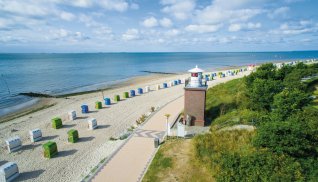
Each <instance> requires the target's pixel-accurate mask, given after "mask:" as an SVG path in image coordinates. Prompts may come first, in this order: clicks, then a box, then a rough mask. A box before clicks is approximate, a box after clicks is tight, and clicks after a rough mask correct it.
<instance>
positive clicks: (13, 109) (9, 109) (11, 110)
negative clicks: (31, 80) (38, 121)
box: [0, 98, 39, 116]
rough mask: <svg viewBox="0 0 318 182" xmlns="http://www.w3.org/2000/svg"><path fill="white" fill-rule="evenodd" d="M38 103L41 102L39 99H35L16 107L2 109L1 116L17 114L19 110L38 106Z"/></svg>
mask: <svg viewBox="0 0 318 182" xmlns="http://www.w3.org/2000/svg"><path fill="white" fill-rule="evenodd" d="M38 101H39V99H37V98H35V99H32V100H29V101H27V102H23V103H21V104H18V105H15V106H11V107H7V108H3V109H0V116H4V115H7V114H10V113H13V112H16V111H18V110H21V109H24V108H27V107H30V106H32V105H34V104H36V103H37V102H38Z"/></svg>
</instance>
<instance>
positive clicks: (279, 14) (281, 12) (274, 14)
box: [268, 6, 290, 19]
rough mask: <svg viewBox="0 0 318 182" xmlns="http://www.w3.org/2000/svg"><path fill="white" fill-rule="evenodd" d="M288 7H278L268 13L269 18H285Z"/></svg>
mask: <svg viewBox="0 0 318 182" xmlns="http://www.w3.org/2000/svg"><path fill="white" fill-rule="evenodd" d="M289 10H290V8H289V7H285V6H284V7H280V8H277V9H275V10H273V11H270V12H269V13H268V17H269V18H272V19H274V18H276V17H278V18H285V17H286V16H287V15H288V12H289Z"/></svg>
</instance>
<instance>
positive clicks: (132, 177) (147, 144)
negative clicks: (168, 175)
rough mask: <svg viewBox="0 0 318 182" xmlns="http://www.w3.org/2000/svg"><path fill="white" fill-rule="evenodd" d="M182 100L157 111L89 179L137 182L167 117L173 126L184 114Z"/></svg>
mask: <svg viewBox="0 0 318 182" xmlns="http://www.w3.org/2000/svg"><path fill="white" fill-rule="evenodd" d="M249 73H250V71H247V72H244V73H240V74H239V75H236V76H233V77H225V78H221V79H220V78H217V79H216V80H215V81H209V82H208V87H212V86H215V85H217V84H220V83H224V82H227V81H229V80H232V79H235V78H241V77H243V76H245V75H248V74H249ZM183 106H184V97H183V96H181V97H179V98H177V99H176V100H173V101H171V102H170V103H168V104H167V105H166V106H164V107H162V108H161V109H160V110H159V111H157V112H156V113H154V115H152V116H151V117H150V119H149V120H148V121H147V122H146V123H145V125H143V126H142V127H141V128H139V129H137V131H136V132H135V133H134V135H133V136H132V137H131V138H129V139H128V141H127V143H125V144H124V146H123V147H122V148H121V149H120V150H119V151H118V152H117V153H115V154H114V156H113V158H111V159H110V161H108V163H106V165H105V166H103V167H102V168H101V169H100V170H99V171H98V172H97V173H96V175H95V176H94V177H93V178H92V180H91V181H93V182H104V181H107V182H131V181H132V182H136V181H140V180H141V177H142V175H143V173H144V172H145V169H146V168H147V166H148V165H149V162H150V160H151V159H152V156H153V155H154V154H155V152H156V148H155V147H154V138H155V137H159V138H161V137H162V136H164V135H165V132H166V117H165V116H164V115H165V114H167V113H168V114H170V115H171V116H170V118H169V122H170V124H172V122H173V121H174V119H175V118H176V117H177V116H178V114H179V113H180V112H181V111H182V110H183Z"/></svg>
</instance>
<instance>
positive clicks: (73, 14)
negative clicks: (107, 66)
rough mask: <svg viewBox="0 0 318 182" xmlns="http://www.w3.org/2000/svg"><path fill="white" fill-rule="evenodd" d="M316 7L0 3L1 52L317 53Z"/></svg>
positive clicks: (192, 1)
mask: <svg viewBox="0 0 318 182" xmlns="http://www.w3.org/2000/svg"><path fill="white" fill-rule="evenodd" d="M317 7H318V1H315V0H280V1H279V0H212V1H203V0H158V1H155V0H0V52H184V51H186V52H189V51H190V52H191V51H204V52H205V51H208V52H218V51H293V50H317V49H318V11H317V9H316V8H317Z"/></svg>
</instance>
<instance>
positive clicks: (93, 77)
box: [0, 51, 318, 115]
mask: <svg viewBox="0 0 318 182" xmlns="http://www.w3.org/2000/svg"><path fill="white" fill-rule="evenodd" d="M311 58H318V51H303V52H244V53H82V54H0V74H1V75H0V115H4V114H5V113H8V112H10V111H13V110H16V109H19V108H20V107H22V106H23V105H26V104H32V102H34V100H32V98H29V97H25V96H19V95H17V94H19V93H21V92H41V93H47V94H61V93H71V92H77V91H87V90H92V89H97V88H100V87H105V86H107V85H111V84H113V83H114V82H116V81H118V80H123V79H129V78H131V77H134V76H139V75H145V74H147V73H144V72H141V71H158V72H184V71H186V70H188V69H190V68H193V67H194V66H195V65H196V64H197V65H199V67H202V68H210V69H213V68H220V67H226V66H237V65H246V64H254V63H262V62H266V61H274V60H297V59H311Z"/></svg>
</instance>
